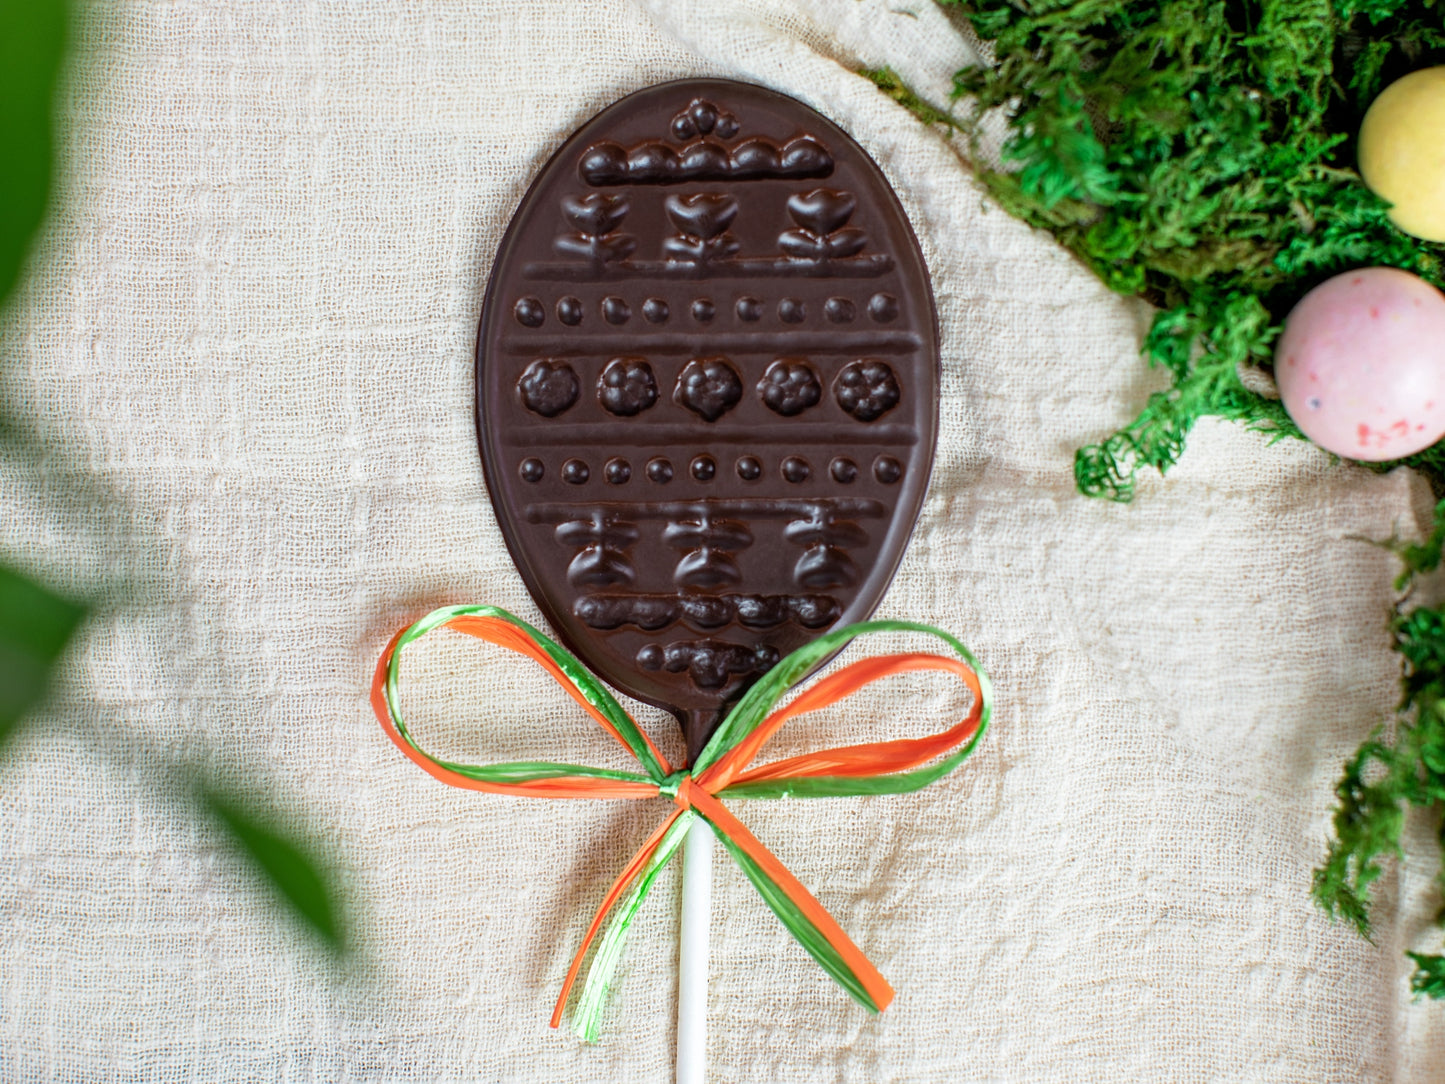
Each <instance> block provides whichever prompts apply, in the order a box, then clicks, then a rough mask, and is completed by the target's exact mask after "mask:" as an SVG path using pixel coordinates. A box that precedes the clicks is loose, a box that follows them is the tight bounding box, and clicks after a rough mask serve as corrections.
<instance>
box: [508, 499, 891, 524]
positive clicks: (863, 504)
mask: <svg viewBox="0 0 1445 1084" xmlns="http://www.w3.org/2000/svg"><path fill="white" fill-rule="evenodd" d="M610 503H611V502H608V501H575V502H573V501H537V502H535V503H533V504H529V505H526V506H525V507H524V508H523V509H522V514H523V515H524V516H525V517H526V518H527V522H528V523H566V522H569V521H571V520H574V519H581V518H583V517H584V516H591V515H595V514H598V513H606V512H607V510H608V505H609V504H610ZM821 512H831V513H832V514H834V515H838V516H866V517H868V518H869V519H878V518H880V517H882V516H884V515H886V514H887V512H888V507H887V505H885V504H884V503H883V502H882V501H878V500H874V499H873V498H871V497H812V498H809V497H702V498H699V499H698V500H693V501H639V502H637V503H635V504H634V503H632V502H630V501H629V502H627V503H626V504H624V505H620V506H618V513H619V515H618V518H619V519H623V520H633V519H669V520H675V519H679V518H682V517H686V516H709V517H712V516H720V515H734V516H755V517H758V518H777V519H783V518H787V519H801V518H803V517H812V516H816V515H818V514H819V513H821Z"/></svg>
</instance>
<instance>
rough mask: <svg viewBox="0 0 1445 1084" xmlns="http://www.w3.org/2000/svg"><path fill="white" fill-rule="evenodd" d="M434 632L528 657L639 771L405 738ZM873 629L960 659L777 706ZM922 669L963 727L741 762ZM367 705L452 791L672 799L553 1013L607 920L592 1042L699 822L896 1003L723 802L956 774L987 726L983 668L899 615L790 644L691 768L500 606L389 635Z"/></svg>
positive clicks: (951, 642) (893, 660)
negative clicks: (940, 679) (471, 753)
mask: <svg viewBox="0 0 1445 1084" xmlns="http://www.w3.org/2000/svg"><path fill="white" fill-rule="evenodd" d="M443 626H445V627H447V628H452V629H455V630H456V631H458V632H462V633H466V634H467V635H468V636H474V637H476V638H478V639H480V640H485V641H487V642H488V643H491V644H495V645H497V646H498V647H502V648H505V649H507V650H508V651H514V652H516V653H517V654H519V655H525V656H527V657H528V658H529V659H532V660H533V661H534V662H536V663H537V664H538V665H540V666H541V667H542V668H543V669H544V670H546V671H547V672H548V673H549V674H550V675H551V676H552V677H553V679H555V680H556V681H557V683H558V684H559V685H561V686H562V688H563V689H565V690H566V691H567V693H568V695H570V696H571V697H572V699H573V700H575V701H576V702H577V703H578V704H580V705H581V706H582V708H583V709H584V710H585V711H586V712H587V713H588V714H589V715H591V716H592V718H593V719H595V720H596V721H597V722H598V723H599V724H600V725H601V726H602V728H603V729H604V730H606V731H607V732H608V733H609V734H611V735H612V737H614V738H615V739H616V740H617V741H618V742H620V743H621V744H622V745H623V746H624V747H625V748H626V749H627V750H628V751H629V752H630V753H632V755H633V756H634V757H636V758H637V760H638V762H639V763H640V764H641V766H642V768H643V772H642V773H638V772H627V771H616V770H612V769H607V768H590V767H584V766H579V765H575V764H553V763H546V762H536V761H523V762H511V763H506V764H486V765H473V764H456V763H452V762H449V761H444V760H438V759H437V758H436V757H433V756H432V755H431V754H429V753H427V752H426V751H425V750H423V749H422V748H421V746H419V745H417V743H416V742H415V741H414V740H413V739H412V737H411V735H410V733H408V731H407V727H406V723H405V721H404V720H403V719H402V715H401V710H400V705H399V697H398V687H399V685H400V681H401V655H402V651H403V649H405V648H406V646H407V645H408V644H411V643H413V642H415V641H416V640H419V639H420V638H421V637H423V636H425V635H426V634H427V633H429V632H432V631H433V630H435V629H437V628H440V627H443ZM877 632H919V633H924V634H926V635H929V636H933V637H936V638H938V639H940V640H943V641H944V642H945V643H947V644H948V646H949V647H951V648H952V649H953V650H954V652H956V654H957V655H958V658H949V657H946V656H942V655H932V654H926V653H923V654H919V653H913V654H898V655H884V656H880V657H876V658H867V659H862V660H860V661H858V662H855V663H852V664H851V665H849V666H846V667H844V668H843V669H841V670H839V671H837V672H836V673H833V674H830V675H829V676H827V677H825V678H823V679H822V680H820V681H818V682H817V683H815V684H814V685H812V686H811V687H810V688H808V689H806V690H804V691H802V692H801V693H800V694H799V695H798V696H796V697H795V698H794V699H793V700H792V701H790V702H789V703H788V704H786V705H785V706H783V707H781V708H776V709H775V705H776V704H777V703H778V701H779V700H781V699H782V698H783V696H784V695H785V694H786V693H788V692H789V691H791V690H792V689H793V688H794V687H795V686H796V685H797V684H798V683H799V682H801V681H802V680H803V679H805V678H806V677H807V676H808V675H809V674H810V673H811V672H812V671H813V670H814V669H815V668H816V667H817V666H818V665H819V664H820V663H821V662H822V661H823V660H825V659H827V658H828V657H829V656H831V655H832V654H833V653H834V652H836V651H838V650H839V649H840V648H842V647H843V646H845V645H846V644H848V643H849V642H850V641H852V640H853V639H855V638H856V637H859V636H863V635H867V634H870V633H877ZM919 670H940V671H943V672H945V673H950V674H953V675H954V676H956V677H957V678H958V679H959V680H961V681H962V682H963V683H964V684H965V685H966V686H967V687H968V688H969V689H970V690H971V692H972V694H973V698H972V704H971V706H970V708H969V711H968V713H967V715H965V716H964V718H963V719H962V720H961V721H960V722H959V723H957V724H956V725H954V726H952V727H950V728H948V729H947V730H944V731H941V732H939V733H937V734H933V735H930V736H928V737H925V738H908V739H901V740H897V741H885V742H873V743H869V744H864V745H849V746H842V747H839V748H835V749H825V750H822V751H821V752H817V753H809V754H806V755H804V756H798V757H790V758H788V759H786V760H780V761H775V762H774V763H771V764H765V765H762V766H761V767H750V765H751V764H752V762H753V760H754V758H756V757H757V755H758V753H759V752H760V751H761V749H762V747H763V745H764V744H765V743H766V742H767V740H768V739H769V738H770V737H771V736H772V735H773V734H774V733H775V732H776V731H777V730H778V728H779V727H781V726H782V725H783V724H784V723H785V722H787V721H788V720H789V719H791V718H793V717H794V716H797V715H804V714H807V713H808V712H813V711H818V710H820V709H822V708H825V707H828V706H829V705H831V704H834V703H837V702H838V701H839V700H841V699H843V698H844V697H846V696H849V695H851V694H852V693H854V692H856V691H857V690H859V689H861V688H863V687H864V686H865V685H870V684H872V683H873V682H875V681H879V680H881V679H883V678H886V677H889V676H891V675H894V674H901V673H906V672H909V671H919ZM371 703H372V708H373V709H374V710H375V712H376V717H377V719H378V721H380V723H381V726H382V729H383V730H385V731H386V733H387V735H388V736H389V737H390V738H391V740H392V741H394V742H395V743H396V745H397V747H398V748H400V749H401V751H402V752H403V753H405V754H406V755H407V757H409V758H410V759H411V760H412V761H413V762H415V763H416V764H417V765H418V766H419V767H421V768H422V769H423V770H424V771H426V772H427V773H428V774H430V775H431V776H433V777H434V778H436V779H439V780H441V781H442V782H443V783H447V784H449V785H451V786H454V787H462V788H465V789H467V790H480V791H487V792H490V793H494V794H512V795H525V796H528V797H533V798H629V799H640V798H656V797H659V796H661V797H669V798H671V799H672V801H673V803H674V805H676V806H677V808H676V810H674V811H673V813H672V814H671V815H669V816H668V817H667V819H666V820H664V821H663V822H662V823H661V824H660V825H658V827H657V829H656V830H655V831H654V832H653V833H652V835H651V836H649V837H648V839H647V842H645V843H644V844H643V845H642V847H641V849H640V850H638V852H637V853H636V854H635V855H633V857H632V860H631V861H630V862H628V863H627V865H626V866H625V867H624V868H623V870H622V872H621V873H620V874H619V875H618V877H617V880H615V881H614V882H613V883H612V887H611V888H610V889H609V890H608V892H607V894H606V896H605V897H603V900H602V904H601V906H600V907H599V908H598V909H597V914H596V916H595V917H594V918H593V920H592V924H591V925H590V926H589V927H588V928H587V934H586V936H585V937H584V938H583V939H582V944H581V947H580V948H578V950H577V955H576V956H575V957H574V958H573V960H572V966H571V968H570V969H569V970H568V972H567V978H566V981H565V982H564V983H563V984H562V991H561V994H560V995H559V996H558V998H557V1005H556V1008H555V1009H554V1010H553V1012H552V1020H551V1024H552V1026H553V1027H557V1026H558V1024H559V1023H560V1022H561V1019H562V1012H563V1009H564V1008H565V1007H566V1004H567V998H568V995H569V994H570V993H571V990H572V985H573V983H574V982H575V981H576V979H577V976H578V974H579V972H580V971H581V968H582V963H583V960H584V959H585V957H586V955H587V950H588V949H589V948H590V947H591V945H592V943H593V942H594V940H596V938H597V935H598V933H599V931H601V930H602V927H603V925H604V923H606V922H607V919H608V917H609V915H610V916H612V919H613V921H612V922H611V924H610V925H609V927H608V930H607V932H606V934H605V935H604V936H603V938H602V941H601V942H600V944H599V945H598V948H597V952H596V954H595V955H594V956H593V959H592V965H591V967H590V969H589V970H588V975H587V980H586V982H585V984H584V986H583V991H582V999H581V1002H580V1004H579V1007H578V1010H577V1013H576V1029H577V1032H578V1034H579V1035H581V1036H582V1037H583V1038H585V1039H587V1040H589V1041H592V1040H595V1039H596V1037H597V1032H598V1022H599V1019H600V1016H601V1011H602V1005H603V1002H604V1000H605V998H606V995H607V990H608V987H609V985H610V983H611V978H612V974H613V972H614V970H615V968H616V966H617V961H618V959H619V958H620V955H621V952H622V947H623V944H624V943H625V940H626V936H627V928H628V926H629V925H630V924H631V922H632V918H633V916H634V915H635V914H636V913H637V909H638V907H639V906H640V905H641V903H642V901H643V899H644V898H645V897H646V895H647V892H648V890H649V889H650V888H651V887H652V883H653V881H654V880H655V879H656V878H657V875H658V873H659V872H660V871H661V870H662V868H663V866H665V865H666V864H667V862H668V860H669V859H670V858H671V857H672V855H673V853H674V852H675V851H676V850H677V848H678V846H679V844H681V842H682V840H683V837H684V836H685V835H686V831H687V828H688V827H689V825H690V824H691V822H692V820H693V819H694V818H696V817H701V818H702V819H703V820H705V821H706V822H707V823H708V824H709V825H710V826H711V827H712V829H713V831H714V832H715V833H717V836H718V838H719V839H721V840H722V842H723V845H724V846H725V847H726V848H727V849H728V852H729V853H730V854H731V855H732V856H733V859H734V860H735V861H736V862H737V863H738V865H739V866H740V867H741V868H742V871H743V873H744V874H745V875H746V876H747V878H748V880H750V881H751V882H752V883H753V885H754V886H755V887H756V888H757V890H758V892H759V893H760V894H761V895H762V897H763V900H764V901H765V902H766V903H767V905H768V906H769V907H770V908H772V910H773V912H774V914H776V915H777V916H778V918H779V919H780V920H781V921H782V923H783V925H784V926H786V927H787V928H788V930H789V931H790V932H791V933H792V934H793V936H794V937H795V938H797V939H798V942H799V943H800V944H801V945H802V946H803V948H804V949H805V950H807V952H808V954H809V955H810V956H812V957H813V959H815V960H816V961H817V962H818V963H819V964H820V965H821V966H822V967H823V969H824V970H825V971H827V972H828V974H829V975H831V976H832V977H833V978H834V979H835V980H836V981H837V982H838V983H839V984H840V985H841V986H842V987H843V988H844V989H845V990H847V991H848V993H849V994H850V995H852V997H853V998H854V999H855V1000H856V1001H858V1002H859V1003H860V1004H861V1005H863V1006H864V1007H865V1008H867V1009H869V1010H870V1011H872V1012H880V1011H882V1010H883V1009H885V1008H887V1007H888V1005H889V1003H890V1002H891V1001H892V1000H893V988H892V987H891V986H889V985H888V982H887V980H885V979H884V978H883V976H882V975H881V974H879V972H878V970H877V969H876V968H875V967H874V966H873V965H872V964H871V963H869V962H868V959H867V957H865V956H864V955H863V953H862V952H861V951H860V950H859V948H858V946H857V945H855V944H854V943H853V942H852V940H851V939H850V938H849V937H848V935H847V934H846V933H844V932H843V929H842V927H840V926H839V925H838V924H837V922H835V921H834V920H833V917H832V916H831V915H829V914H828V912H827V911H826V910H825V909H824V908H823V905H822V904H820V903H819V902H818V901H817V899H815V898H814V897H813V895H812V893H810V892H809V891H808V890H807V888H805V887H804V886H803V884H802V882H801V881H799V880H798V879H797V878H796V877H794V876H793V875H792V874H791V873H789V872H788V871H787V869H786V868H784V866H783V864H782V863H781V862H779V861H778V859H777V858H776V857H775V856H774V855H773V853H772V852H771V851H769V850H768V849H767V848H766V847H765V846H763V844H762V843H761V842H760V841H759V840H758V838H757V837H756V836H754V835H753V834H752V833H751V832H750V831H748V829H747V827H746V826H744V825H743V823H742V822H741V821H739V820H738V819H737V818H736V817H734V816H733V815H732V813H730V812H729V811H728V809H727V807H726V806H724V805H723V804H722V802H721V801H719V799H720V798H722V797H724V796H727V797H734V798H784V797H796V798H823V797H843V796H849V795H863V794H899V793H904V792H907V791H913V790H918V789H919V788H921V787H925V786H927V785H928V784H929V783H932V782H933V781H934V780H936V779H938V778H940V777H942V776H944V775H946V774H948V773H949V772H951V771H952V770H953V769H954V768H956V767H957V766H958V765H959V764H960V763H961V762H962V761H963V760H964V758H965V757H967V756H968V755H969V753H971V752H972V751H973V750H974V748H975V747H976V746H977V744H978V742H979V739H980V738H981V737H982V736H983V733H984V730H985V729H986V728H987V726H988V720H989V716H990V713H991V709H992V691H991V689H990V686H989V681H988V676H987V674H985V673H984V671H983V668H982V667H981V666H979V664H978V662H977V660H976V659H974V657H973V655H972V654H971V653H970V652H969V650H968V648H966V647H965V646H964V645H963V644H962V643H960V642H959V641H958V640H957V639H955V638H954V637H953V636H951V635H949V634H948V633H947V632H944V631H943V630H942V629H937V628H934V627H932V626H930V625H922V624H915V623H912V622H906V621H868V622H864V623H862V624H857V625H849V626H847V627H846V628H841V629H838V630H836V631H834V632H831V633H828V634H827V635H825V636H822V637H820V638H819V639H817V640H815V641H813V642H812V643H810V644H807V645H805V646H804V647H801V648H799V649H798V650H797V651H794V652H793V653H792V654H791V655H789V656H787V657H786V658H785V659H783V660H782V661H781V662H779V663H778V664H777V665H776V666H774V667H773V668H772V669H771V670H770V671H768V673H767V674H765V675H764V676H763V677H762V678H760V679H759V680H758V681H757V683H756V684H754V685H753V686H752V688H751V689H749V690H748V692H747V693H746V694H745V695H744V696H743V697H742V699H740V700H739V701H738V703H737V704H736V706H734V707H733V709H732V710H731V711H730V712H728V714H727V717H726V718H724V719H723V721H722V723H721V724H719V726H718V728H717V730H716V732H715V733H714V734H713V736H712V738H711V740H710V741H709V742H708V743H707V745H706V747H704V749H703V751H702V753H701V754H699V756H698V759H697V763H696V764H694V765H693V766H692V768H691V769H690V770H682V771H676V770H674V769H673V768H672V766H671V765H670V764H669V763H668V761H667V758H666V757H664V756H663V755H662V753H661V752H660V751H659V750H658V749H657V747H656V746H655V745H653V743H652V740H651V739H650V738H649V737H648V736H647V733H646V732H645V731H644V730H643V729H642V728H641V727H640V726H639V725H638V724H637V722H636V721H635V720H634V719H633V718H632V717H631V716H630V715H628V714H627V712H626V711H624V710H623V709H622V706H621V705H620V704H618V702H617V700H616V699H615V698H614V697H613V696H612V694H611V693H609V692H608V691H607V690H606V688H604V687H603V686H602V684H601V683H600V682H598V681H597V679H596V678H594V677H593V676H592V675H591V674H590V673H589V672H588V670H587V668H586V667H584V666H583V665H582V663H581V662H580V661H579V660H578V659H577V658H576V657H575V656H574V655H572V654H571V653H570V652H568V651H566V650H565V649H564V648H562V647H561V646H560V645H558V644H557V643H555V642H553V641H552V640H551V639H549V638H548V637H547V636H546V635H544V634H543V633H542V632H540V631H538V630H537V629H535V628H533V627H532V626H531V625H529V624H527V623H526V622H525V621H522V620H521V619H520V618H517V617H514V616H513V615H512V614H509V613H507V612H506V611H505V610H502V609H499V608H497V607H495V606H447V607H444V608H442V609H439V610H435V611H433V612H432V613H430V614H428V615H427V616H426V617H424V618H422V619H421V620H420V621H417V622H416V623H415V624H412V625H409V626H407V627H406V628H404V629H402V630H401V631H400V632H398V633H397V634H396V635H395V636H394V637H392V640H391V643H389V644H388V645H387V647H386V650H385V651H384V652H383V653H382V656H381V659H380V660H379V661H378V663H377V667H376V677H375V679H374V680H373V682H372V687H371ZM939 758H941V759H939ZM930 761H933V763H929V762H930ZM925 765H926V766H925ZM619 901H622V903H621V907H620V908H618V907H617V904H618V902H619ZM614 909H615V910H614Z"/></svg>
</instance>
